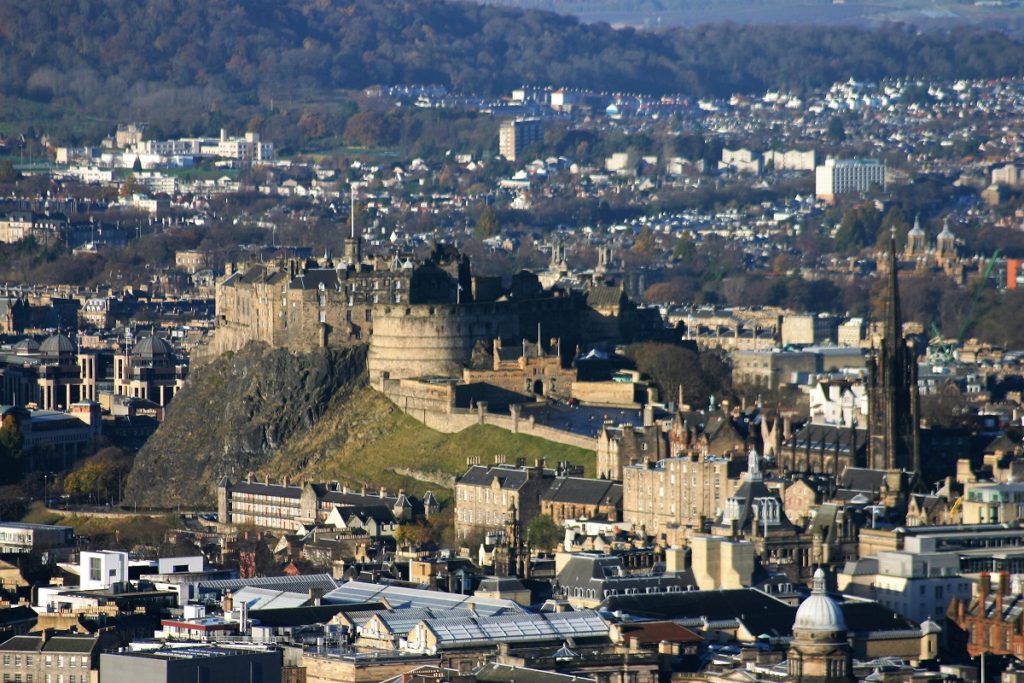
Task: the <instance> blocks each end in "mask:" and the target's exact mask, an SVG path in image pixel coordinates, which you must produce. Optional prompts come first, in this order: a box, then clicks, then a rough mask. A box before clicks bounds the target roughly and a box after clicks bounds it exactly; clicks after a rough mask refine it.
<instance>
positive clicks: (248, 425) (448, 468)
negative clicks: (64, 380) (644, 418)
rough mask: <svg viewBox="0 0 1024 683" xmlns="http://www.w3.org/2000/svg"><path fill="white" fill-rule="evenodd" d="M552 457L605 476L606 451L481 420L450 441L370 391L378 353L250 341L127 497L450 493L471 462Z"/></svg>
mask: <svg viewBox="0 0 1024 683" xmlns="http://www.w3.org/2000/svg"><path fill="white" fill-rule="evenodd" d="M495 455H504V456H506V458H507V459H508V460H509V461H514V460H515V458H517V457H525V458H527V460H528V461H530V462H532V461H533V459H534V458H538V457H544V458H545V459H546V460H547V462H548V463H551V464H552V465H553V464H554V463H556V462H558V461H560V460H568V461H570V462H573V463H575V464H578V465H582V466H584V468H585V470H586V472H587V473H588V474H590V475H591V476H593V474H594V452H593V451H588V450H584V449H582V448H575V447H572V446H565V445H563V444H557V443H551V442H548V441H545V440H543V439H539V438H536V437H532V436H526V435H522V434H512V433H510V432H507V431H504V430H502V429H499V428H497V427H491V426H483V425H478V426H474V427H470V428H469V429H466V430H464V431H462V432H460V433H457V434H441V433H440V432H435V431H433V430H431V429H428V428H427V427H424V426H423V425H422V424H421V423H419V422H417V421H416V420H414V419H412V418H411V417H408V416H407V415H405V414H403V413H402V412H401V411H400V410H399V409H398V408H397V407H396V406H395V405H394V404H393V403H391V401H389V400H388V399H387V398H385V397H384V396H383V395H382V394H380V393H378V392H376V391H374V390H373V389H370V388H369V387H368V386H367V385H366V348H365V347H356V348H354V349H350V350H346V351H332V350H321V351H316V352H313V353H308V354H293V353H290V352H289V351H286V350H284V349H276V350H274V349H270V348H268V347H266V346H264V345H259V344H250V345H249V346H247V347H246V348H245V349H243V350H242V351H240V352H239V353H236V354H225V355H222V356H221V357H219V358H217V359H216V360H214V361H212V362H211V363H209V364H208V365H204V366H202V367H200V368H197V369H196V370H195V371H194V372H193V373H192V375H190V377H189V380H188V383H187V384H186V386H185V388H184V389H182V390H181V392H180V393H179V394H178V395H177V396H175V399H174V401H173V402H172V404H171V407H170V409H169V410H168V413H167V418H166V420H165V421H164V423H163V424H162V425H161V426H160V428H159V429H158V430H157V432H156V434H154V435H153V436H152V437H151V438H150V439H149V441H148V442H147V443H146V445H145V447H144V448H143V449H142V450H141V451H139V454H138V455H137V456H136V458H135V464H134V467H133V468H132V471H131V474H130V476H129V478H128V483H127V489H126V494H125V497H124V500H125V502H127V503H129V504H130V503H133V502H137V503H138V504H139V505H146V506H158V507H168V506H174V505H176V504H179V503H180V504H181V505H185V506H211V507H212V506H213V505H214V504H215V501H216V484H217V482H218V480H219V479H220V478H221V477H222V476H224V475H229V476H230V477H232V478H233V479H236V480H237V479H240V478H243V477H245V475H246V474H247V473H248V472H255V473H257V474H269V475H270V476H271V477H272V478H274V479H275V480H279V479H281V478H282V477H286V476H287V477H289V478H291V480H293V481H296V480H299V479H306V480H308V481H329V480H337V481H343V482H345V483H347V484H349V485H351V486H354V487H358V486H360V485H362V484H365V485H367V486H368V487H370V488H371V489H372V488H376V487H379V486H385V487H387V488H389V489H392V490H397V489H399V488H404V489H406V490H408V491H410V492H413V493H416V494H419V495H422V494H423V493H424V492H425V491H426V490H428V489H432V490H433V491H434V493H435V494H443V493H446V492H450V491H451V489H452V488H453V482H454V478H455V476H456V475H458V474H461V473H462V472H464V471H465V469H466V458H467V457H469V456H479V457H480V458H481V461H482V462H485V463H489V462H493V457H494V456H495Z"/></svg>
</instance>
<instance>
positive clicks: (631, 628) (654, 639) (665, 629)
mask: <svg viewBox="0 0 1024 683" xmlns="http://www.w3.org/2000/svg"><path fill="white" fill-rule="evenodd" d="M619 632H620V633H621V634H622V639H623V641H625V642H628V641H629V640H631V639H633V638H636V639H637V640H638V641H640V644H641V645H657V644H658V643H660V642H661V641H663V640H667V641H668V642H670V643H698V642H700V641H702V640H704V639H703V638H701V637H700V636H699V635H698V634H696V633H694V632H693V631H691V630H690V629H688V628H686V627H685V626H680V625H679V624H677V623H675V622H674V621H647V622H641V623H633V624H626V623H623V624H619Z"/></svg>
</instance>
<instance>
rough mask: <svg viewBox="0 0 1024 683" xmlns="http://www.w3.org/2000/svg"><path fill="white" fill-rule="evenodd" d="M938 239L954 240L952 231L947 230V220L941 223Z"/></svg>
mask: <svg viewBox="0 0 1024 683" xmlns="http://www.w3.org/2000/svg"><path fill="white" fill-rule="evenodd" d="M939 239H946V240H955V239H956V235H954V234H953V231H952V230H950V229H949V221H948V220H946V221H943V223H942V232H940V233H939Z"/></svg>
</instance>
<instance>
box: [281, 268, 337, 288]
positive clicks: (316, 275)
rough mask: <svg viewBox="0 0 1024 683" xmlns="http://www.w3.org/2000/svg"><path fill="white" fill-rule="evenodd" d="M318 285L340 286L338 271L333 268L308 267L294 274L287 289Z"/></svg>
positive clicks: (327, 286)
mask: <svg viewBox="0 0 1024 683" xmlns="http://www.w3.org/2000/svg"><path fill="white" fill-rule="evenodd" d="M320 285H323V286H324V289H335V290H336V289H338V288H340V287H341V281H340V280H339V279H338V271H336V270H335V269H334V268H310V269H308V270H306V271H304V272H303V273H301V274H299V275H297V276H295V278H294V279H293V280H292V281H291V282H289V283H288V289H319V288H320Z"/></svg>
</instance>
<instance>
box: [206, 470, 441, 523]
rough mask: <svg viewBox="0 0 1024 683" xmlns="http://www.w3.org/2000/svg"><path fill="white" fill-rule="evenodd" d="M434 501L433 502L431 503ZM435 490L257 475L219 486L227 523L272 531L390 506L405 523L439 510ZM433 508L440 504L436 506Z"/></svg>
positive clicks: (219, 509)
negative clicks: (421, 492) (411, 491)
mask: <svg viewBox="0 0 1024 683" xmlns="http://www.w3.org/2000/svg"><path fill="white" fill-rule="evenodd" d="M428 501H429V502H428ZM436 505H437V501H436V499H435V498H434V496H433V495H431V494H430V493H429V492H428V493H427V496H426V497H425V498H424V502H420V501H419V500H417V499H416V498H414V497H413V496H411V495H407V494H406V493H405V492H404V491H399V492H398V494H397V495H393V494H389V493H388V491H387V490H386V489H380V490H379V491H372V492H368V491H367V490H366V489H365V488H363V489H362V490H360V491H353V490H349V489H348V488H347V487H345V486H342V485H341V484H339V483H337V482H330V483H326V484H311V483H305V484H301V485H297V484H290V483H289V482H288V480H287V479H285V480H283V481H282V482H281V483H272V482H271V481H270V479H269V478H265V479H264V480H263V481H262V482H260V481H256V480H255V479H254V478H253V477H252V475H249V476H247V477H246V478H245V479H244V480H243V481H239V482H233V481H231V479H230V478H228V477H223V478H222V479H221V480H220V482H219V483H218V485H217V520H218V521H219V522H221V523H222V524H236V525H237V524H253V525H256V526H260V527H265V528H267V529H274V530H281V531H295V530H296V529H298V528H299V526H301V525H304V524H317V523H323V522H325V521H326V520H327V518H328V517H330V515H331V513H332V512H334V511H335V509H338V508H341V509H343V510H344V509H349V508H364V509H365V508H386V509H387V510H389V511H390V512H391V513H392V514H393V515H394V517H395V519H396V520H397V521H399V522H406V521H411V520H412V519H414V518H415V517H417V516H422V515H427V516H429V515H430V514H432V513H434V512H436V511H437V509H436ZM431 506H435V507H434V508H433V509H431Z"/></svg>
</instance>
